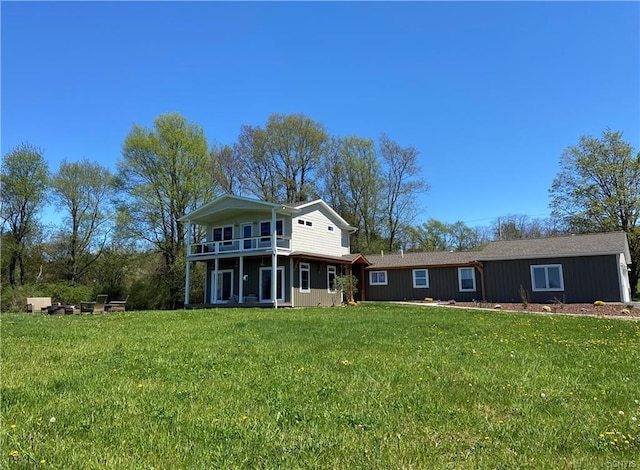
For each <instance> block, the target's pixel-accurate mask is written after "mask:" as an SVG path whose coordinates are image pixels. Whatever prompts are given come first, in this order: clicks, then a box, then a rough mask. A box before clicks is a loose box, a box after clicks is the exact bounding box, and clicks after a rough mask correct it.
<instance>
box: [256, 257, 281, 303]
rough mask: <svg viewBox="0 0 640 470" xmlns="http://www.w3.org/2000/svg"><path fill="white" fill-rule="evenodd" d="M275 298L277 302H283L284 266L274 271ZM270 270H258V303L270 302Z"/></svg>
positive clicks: (266, 268) (265, 268)
mask: <svg viewBox="0 0 640 470" xmlns="http://www.w3.org/2000/svg"><path fill="white" fill-rule="evenodd" d="M276 272H277V273H278V274H277V277H278V279H277V280H276V282H277V283H276V296H277V301H278V302H284V266H278V269H277V271H276ZM271 286H272V284H271V268H269V267H264V268H260V302H270V301H272V299H271Z"/></svg>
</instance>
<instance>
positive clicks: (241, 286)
mask: <svg viewBox="0 0 640 470" xmlns="http://www.w3.org/2000/svg"><path fill="white" fill-rule="evenodd" d="M238 303H244V256H240V259H239V260H238Z"/></svg>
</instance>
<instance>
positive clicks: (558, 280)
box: [531, 264, 564, 291]
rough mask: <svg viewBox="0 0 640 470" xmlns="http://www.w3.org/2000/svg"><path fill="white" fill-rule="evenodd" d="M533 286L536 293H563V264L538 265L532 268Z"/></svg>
mask: <svg viewBox="0 0 640 470" xmlns="http://www.w3.org/2000/svg"><path fill="white" fill-rule="evenodd" d="M531 286H532V288H533V290H534V291H546V290H550V291H562V290H564V279H563V276H562V265H561V264H538V265H532V266H531Z"/></svg>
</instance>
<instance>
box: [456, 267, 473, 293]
mask: <svg viewBox="0 0 640 470" xmlns="http://www.w3.org/2000/svg"><path fill="white" fill-rule="evenodd" d="M458 287H459V288H460V292H475V291H476V270H475V269H474V268H458Z"/></svg>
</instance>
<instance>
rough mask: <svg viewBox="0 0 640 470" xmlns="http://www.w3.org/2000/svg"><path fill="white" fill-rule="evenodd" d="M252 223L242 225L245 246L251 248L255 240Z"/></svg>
mask: <svg viewBox="0 0 640 470" xmlns="http://www.w3.org/2000/svg"><path fill="white" fill-rule="evenodd" d="M251 228H252V227H251V224H245V225H243V226H242V236H243V237H244V239H245V240H244V243H243V248H244V249H245V250H250V249H251V248H252V247H253V240H251Z"/></svg>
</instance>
